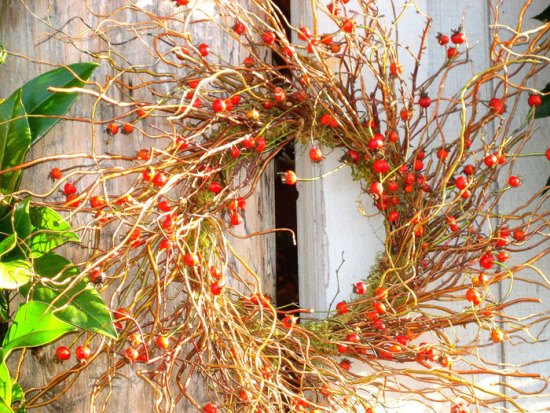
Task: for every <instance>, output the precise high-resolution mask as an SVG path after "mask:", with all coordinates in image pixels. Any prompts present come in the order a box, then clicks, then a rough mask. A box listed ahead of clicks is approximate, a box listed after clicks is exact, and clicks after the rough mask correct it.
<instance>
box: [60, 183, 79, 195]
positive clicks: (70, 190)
mask: <svg viewBox="0 0 550 413" xmlns="http://www.w3.org/2000/svg"><path fill="white" fill-rule="evenodd" d="M63 193H64V194H65V195H72V194H75V193H76V186H74V185H73V184H71V183H70V182H67V183H66V184H65V186H64V187H63Z"/></svg>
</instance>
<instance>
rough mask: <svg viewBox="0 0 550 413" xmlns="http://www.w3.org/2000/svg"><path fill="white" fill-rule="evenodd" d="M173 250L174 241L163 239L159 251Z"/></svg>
mask: <svg viewBox="0 0 550 413" xmlns="http://www.w3.org/2000/svg"><path fill="white" fill-rule="evenodd" d="M170 248H172V241H170V240H169V239H168V238H163V239H162V240H161V241H160V243H159V250H161V251H164V250H169V249H170Z"/></svg>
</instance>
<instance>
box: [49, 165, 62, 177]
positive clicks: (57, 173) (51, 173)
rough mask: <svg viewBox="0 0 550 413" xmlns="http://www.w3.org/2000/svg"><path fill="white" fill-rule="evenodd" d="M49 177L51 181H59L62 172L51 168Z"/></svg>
mask: <svg viewBox="0 0 550 413" xmlns="http://www.w3.org/2000/svg"><path fill="white" fill-rule="evenodd" d="M50 176H51V177H52V178H53V179H61V177H62V176H63V172H61V169H59V168H53V169H52V170H51V171H50Z"/></svg>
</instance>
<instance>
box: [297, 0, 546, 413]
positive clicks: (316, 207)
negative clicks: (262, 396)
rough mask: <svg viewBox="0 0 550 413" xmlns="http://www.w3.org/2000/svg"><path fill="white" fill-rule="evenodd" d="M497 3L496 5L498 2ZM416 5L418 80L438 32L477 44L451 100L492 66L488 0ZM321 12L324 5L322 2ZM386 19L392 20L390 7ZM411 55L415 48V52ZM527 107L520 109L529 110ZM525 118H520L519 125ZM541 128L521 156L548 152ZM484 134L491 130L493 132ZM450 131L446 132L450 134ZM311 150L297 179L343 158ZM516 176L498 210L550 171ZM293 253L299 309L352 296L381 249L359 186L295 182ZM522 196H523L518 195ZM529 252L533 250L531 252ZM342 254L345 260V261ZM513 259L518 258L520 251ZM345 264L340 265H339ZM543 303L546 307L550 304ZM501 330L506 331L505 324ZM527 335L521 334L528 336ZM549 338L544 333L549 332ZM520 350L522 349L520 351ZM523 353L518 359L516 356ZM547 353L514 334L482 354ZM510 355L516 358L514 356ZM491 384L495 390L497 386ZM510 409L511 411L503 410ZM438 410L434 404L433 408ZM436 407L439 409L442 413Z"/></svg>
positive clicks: (448, 87) (505, 357)
mask: <svg viewBox="0 0 550 413" xmlns="http://www.w3.org/2000/svg"><path fill="white" fill-rule="evenodd" d="M314 3H315V2H314V1H304V0H294V1H293V2H292V21H293V24H294V25H295V26H297V27H299V26H300V25H302V24H303V25H306V26H310V27H312V22H313V18H312V12H311V7H312V4H314ZM378 3H379V6H380V5H382V7H384V6H385V7H388V5H387V3H389V2H378ZM495 3H496V2H495ZM501 3H502V4H501V19H502V21H503V22H510V24H512V23H513V22H514V21H516V20H517V16H518V12H519V9H520V6H521V3H523V2H521V1H515V0H504V1H503V2H501ZM416 5H417V6H418V7H419V8H420V9H421V10H423V11H425V12H426V13H427V14H428V15H429V16H431V17H432V19H433V22H432V30H431V35H430V37H429V43H428V49H427V52H426V56H425V57H424V59H423V67H422V71H421V73H420V78H425V77H426V76H427V74H428V73H434V72H435V71H436V69H437V68H439V67H440V66H441V65H442V64H443V63H444V62H445V59H446V55H445V51H444V48H442V47H441V46H439V45H438V44H437V41H436V39H435V35H436V34H437V32H443V33H447V34H450V32H451V29H455V28H457V27H458V26H460V25H461V24H463V25H464V30H465V33H466V34H467V38H468V42H469V44H470V46H474V47H473V48H472V49H471V50H470V52H469V58H470V59H469V60H470V62H468V63H467V64H465V65H464V66H462V67H461V69H460V70H458V71H454V72H453V75H452V76H450V77H448V78H447V79H446V81H445V83H444V85H442V86H443V87H444V88H445V95H446V96H449V95H451V94H453V93H456V92H457V91H458V90H459V89H460V87H461V86H462V85H464V83H465V82H466V81H467V80H469V79H470V78H471V77H472V76H473V75H474V74H475V73H477V72H479V71H480V70H482V69H483V68H485V67H487V65H488V64H489V58H488V51H489V46H490V29H489V27H488V25H489V21H490V19H491V14H490V13H491V7H492V3H491V1H490V0H488V1H477V0H455V1H452V2H441V1H417V2H416ZM546 5H547V4H546V2H545V1H544V0H534V1H533V7H532V8H531V11H530V12H529V13H527V16H529V17H531V16H534V15H536V14H537V13H538V12H540V11H542V9H543V8H544V7H545V6H546ZM321 7H322V5H321ZM346 7H347V9H348V10H350V11H353V9H354V7H356V4H354V2H353V1H351V2H350V3H348V5H347V6H346ZM386 14H388V15H390V13H389V10H388V11H387V12H386ZM318 17H319V32H321V33H323V32H327V31H330V30H331V26H329V25H327V19H326V17H323V14H322V13H320V14H318ZM420 17H421V16H420V15H414V13H410V14H409V15H407V21H406V25H404V26H403V27H405V26H406V31H405V30H403V29H402V31H401V33H400V39H401V41H403V39H404V38H405V36H406V37H407V40H411V42H412V43H414V42H418V36H419V33H420V32H421V29H422V20H421V18H420ZM529 17H528V18H526V19H525V21H526V23H527V24H528V25H529V26H533V25H534V24H535V22H534V21H532V20H531V19H530V18H529ZM413 50H414V47H413ZM406 56H407V55H406V54H405V53H403V54H402V55H400V56H399V58H400V62H401V63H402V64H403V65H404V67H405V73H410V71H411V69H410V68H411V64H412V62H411V60H410V59H407V58H406ZM548 76H549V75H548V71H547V72H546V74H542V75H541V76H540V78H539V79H537V80H536V85H535V86H536V87H537V88H539V89H542V88H543V87H544V85H545V84H546V82H548V80H549V79H548ZM438 87H439V85H432V88H431V89H430V90H429V92H430V93H431V94H432V95H435V94H436V93H437V88H438ZM493 93H494V92H493V90H492V88H490V87H486V88H484V89H483V91H482V95H483V96H484V98H487V99H489V98H490V97H492V95H493ZM527 109H528V108H527V107H526V105H525V106H524V107H523V109H522V111H520V112H522V113H523V114H525V113H526V112H527ZM522 119H523V118H522V117H518V120H517V122H520V121H521V120H522ZM537 122H539V123H540V124H541V127H542V129H541V131H540V132H539V133H538V134H537V136H535V138H534V139H533V141H532V142H531V143H530V146H529V147H528V148H526V149H527V150H526V152H530V151H532V152H543V151H545V150H546V147H548V141H547V139H545V137H544V134H543V133H542V131H544V130H547V128H548V127H549V126H550V125H549V123H548V121H547V120H545V121H537ZM445 130H446V131H452V132H454V133H455V134H456V133H458V132H459V130H460V124H459V122H458V121H453V122H449V123H448V124H447V125H446V127H445ZM491 131H492V130H491V129H488V133H491ZM449 133H451V132H449ZM308 149H309V146H305V145H299V146H298V147H297V151H296V164H297V165H296V170H297V173H298V176H299V177H308V178H309V177H314V176H320V175H323V174H325V173H326V172H327V171H330V170H331V169H333V168H335V167H337V165H338V164H339V163H338V159H339V158H340V156H341V155H342V151H341V150H335V151H334V152H333V153H331V154H329V155H328V156H327V159H326V160H325V161H324V162H323V163H321V164H318V165H314V164H312V163H311V162H310V160H309V158H308V154H307V151H308ZM518 171H519V172H520V173H521V175H522V176H523V177H524V180H525V181H526V182H525V184H524V185H523V186H522V187H521V188H518V189H517V190H516V192H515V193H512V192H510V196H509V197H508V196H507V197H505V198H504V199H503V201H502V203H501V205H500V208H501V209H502V211H506V210H510V208H512V207H513V206H514V205H515V204H516V203H515V202H514V201H515V200H517V196H520V197H522V196H525V197H526V196H527V194H532V193H533V192H534V191H536V190H538V189H539V188H541V187H542V186H544V184H545V181H546V178H547V177H548V174H549V173H550V170H549V168H548V163H547V161H546V159H545V158H544V157H539V158H526V159H525V160H522V161H520V162H518V164H517V167H516V172H518ZM298 191H299V198H298V251H299V274H300V304H301V305H302V306H304V307H311V308H314V309H316V310H318V311H319V316H324V315H325V314H323V313H322V312H323V311H324V310H327V309H328V308H329V305H330V303H331V302H332V301H333V299H334V298H335V297H336V300H337V301H340V300H343V299H347V298H348V297H349V296H350V294H351V291H352V288H351V286H352V284H353V283H355V282H357V281H358V280H360V279H362V278H365V277H366V276H367V275H368V271H369V268H370V266H371V265H372V264H373V263H374V258H375V254H376V253H377V252H378V251H380V250H381V248H382V245H383V239H384V231H383V227H382V225H381V220H380V219H379V218H374V219H373V218H368V219H366V218H365V217H364V216H362V215H361V214H360V213H359V212H358V208H357V205H358V204H357V201H358V200H361V201H362V204H363V206H364V207H365V208H366V211H367V214H374V213H375V210H374V208H372V201H371V200H370V199H369V198H368V197H367V196H364V195H363V196H362V195H361V188H360V186H359V185H358V183H356V182H353V181H352V180H351V177H350V174H349V171H347V170H345V169H343V170H340V171H338V172H336V173H334V174H332V175H330V176H328V177H326V178H324V179H322V180H318V181H315V182H313V183H311V182H305V183H298ZM522 194H525V195H522ZM529 254H532V251H531V252H529ZM342 255H343V257H344V260H345V261H344V262H343V264H342ZM518 258H521V256H520V255H519V254H518ZM341 264H342V265H341ZM539 264H540V265H539V268H541V269H542V271H546V272H548V270H549V269H550V261H549V259H548V257H547V258H546V259H545V260H543V261H542V262H541V263H539ZM340 265H341V268H340V270H339V273H338V275H339V279H337V278H336V275H337V274H336V270H337V269H338V268H339V266H340ZM528 276H530V277H534V278H536V277H538V275H537V274H534V273H531V274H528ZM503 291H505V286H501V287H498V286H495V287H494V288H493V291H492V292H493V294H495V295H496V296H497V297H499V296H501V295H502V293H503ZM515 294H518V295H524V296H525V295H527V296H537V297H541V298H542V299H543V300H545V301H548V300H550V293H549V291H548V290H544V289H543V288H542V287H540V286H536V285H533V286H531V287H525V288H523V287H522V288H521V289H520V291H516V292H515ZM544 305H546V308H548V304H547V303H546V304H543V306H544ZM541 310H543V308H541V306H539V305H525V306H521V307H518V309H517V311H520V312H521V314H526V315H527V314H530V313H534V312H537V311H541ZM504 327H506V326H504ZM477 332H478V328H477V326H472V327H470V328H468V329H465V330H462V329H461V330H460V331H456V332H454V333H453V334H454V336H455V337H457V338H459V339H460V341H461V343H464V342H468V341H469V340H471V339H473V337H475V335H476V334H477ZM484 333H485V337H487V338H486V342H487V343H488V342H489V335H488V332H487V331H485V332H484ZM525 337H526V335H523V338H525ZM546 339H548V333H546ZM519 349H521V350H519ZM518 350H519V352H521V353H522V354H518ZM548 350H550V348H549V346H548V345H546V346H544V345H539V346H537V347H536V350H535V351H536V353H533V349H532V347H529V346H526V345H521V344H520V340H519V337H516V338H514V337H512V341H511V343H510V342H508V343H505V344H503V345H502V346H488V347H486V348H481V349H480V355H481V356H482V357H484V358H486V359H487V360H491V361H492V362H495V363H499V362H500V363H508V362H513V363H522V362H528V361H529V360H532V359H534V358H537V357H539V358H545V356H546V355H545V354H544V352H545V351H546V352H548ZM512 355H513V357H511V356H512ZM362 369H363V367H361V366H355V371H357V372H360V371H361V370H362ZM525 370H527V371H534V372H538V373H541V374H545V375H546V376H548V375H550V363H548V364H546V365H536V366H531V367H527V368H526V369H525ZM476 380H477V383H478V384H480V385H482V386H483V387H487V388H492V389H495V390H499V389H500V391H506V389H505V388H504V387H502V386H498V385H497V383H498V381H499V377H496V376H495V377H492V376H488V377H487V376H486V377H480V378H478V379H476ZM509 384H512V385H514V386H522V387H523V388H528V387H529V385H532V383H529V382H527V381H526V380H513V382H512V383H509ZM495 386H496V387H495ZM386 400H387V401H388V406H386V408H387V411H392V412H397V411H401V412H403V411H407V412H411V413H416V412H418V413H424V412H426V413H427V412H433V411H434V410H431V409H430V408H429V407H425V406H422V405H419V404H415V403H414V402H405V401H403V400H399V397H398V396H396V397H395V399H393V400H392V398H391V397H389V398H386ZM520 404H521V405H522V406H524V407H525V408H526V410H528V411H533V412H535V411H542V410H543V408H544V407H546V409H547V408H548V406H549V405H550V401H549V400H548V399H547V398H544V399H533V400H531V401H529V402H527V401H521V403H520ZM507 407H508V406H507ZM434 408H435V407H434ZM440 408H441V406H438V407H437V410H438V411H439V410H440Z"/></svg>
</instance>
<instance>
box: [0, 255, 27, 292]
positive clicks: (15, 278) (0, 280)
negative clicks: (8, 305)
mask: <svg viewBox="0 0 550 413" xmlns="http://www.w3.org/2000/svg"><path fill="white" fill-rule="evenodd" d="M32 275H33V271H32V266H31V264H30V263H29V262H27V261H25V260H22V259H14V260H11V261H0V289H1V288H5V289H6V290H15V289H17V288H19V287H20V286H22V285H24V284H26V283H28V282H29V280H30V279H31V277H32Z"/></svg>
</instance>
